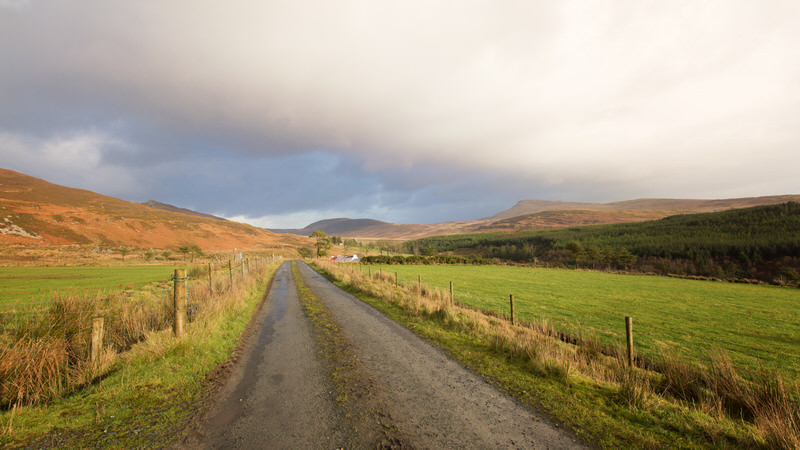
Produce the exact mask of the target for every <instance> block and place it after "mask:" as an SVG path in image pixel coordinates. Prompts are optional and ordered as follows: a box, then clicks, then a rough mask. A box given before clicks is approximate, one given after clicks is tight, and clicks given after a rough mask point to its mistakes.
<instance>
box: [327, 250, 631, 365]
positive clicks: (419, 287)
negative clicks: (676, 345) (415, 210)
mask: <svg viewBox="0 0 800 450" xmlns="http://www.w3.org/2000/svg"><path fill="white" fill-rule="evenodd" d="M335 264H336V266H337V267H338V268H340V269H341V268H342V267H345V266H347V267H350V269H351V270H352V271H355V270H358V271H359V272H360V273H361V274H362V275H363V274H365V273H366V275H367V276H369V277H370V278H374V279H377V280H383V281H384V282H388V283H393V284H394V286H395V287H404V288H411V289H415V290H416V292H417V293H418V294H423V293H425V292H426V291H427V292H431V291H432V289H431V288H430V287H429V286H427V285H423V283H422V275H417V280H416V283H413V284H411V285H404V284H402V283H400V277H399V275H398V273H397V272H394V274H391V273H387V272H384V271H383V269H382V268H380V267H379V268H378V270H377V271H376V272H375V273H374V274H373V271H372V266H371V265H369V264H362V263H358V265H357V267H358V269H355V268H353V267H354V266H353V265H352V264H350V263H338V262H337V263H335ZM365 266H366V269H365ZM449 284H450V295H449V297H448V298H447V301H448V302H449V304H451V305H454V306H459V307H462V308H467V309H472V310H475V308H474V307H472V306H470V305H465V304H462V303H458V302H456V298H455V287H454V284H453V282H452V281H450V282H449ZM508 300H509V309H508V315H507V316H504V317H505V318H506V319H507V320H508V321H509V322H510V323H511V325H515V324H517V325H522V326H525V325H530V324H525V323H520V322H519V321H518V320H517V319H516V315H515V314H514V294H513V293H512V294H509V295H508ZM477 311H479V312H481V313H484V314H489V315H493V314H495V313H494V311H485V310H477ZM620 319H622V318H620ZM623 323H624V327H625V356H626V361H627V365H628V367H629V368H633V367H634V365H635V364H636V363H637V362H639V363H640V364H644V365H647V363H646V362H644V361H639V360H637V359H636V358H635V355H634V345H633V317H631V316H625V317H624V322H623V320H620V324H623ZM551 333H553V334H554V336H553V337H557V338H559V339H560V340H562V341H564V342H568V343H572V344H575V343H577V340H578V338H577V337H575V336H569V335H566V334H564V333H560V332H556V331H555V330H551ZM607 353H609V354H611V353H614V352H613V351H607Z"/></svg>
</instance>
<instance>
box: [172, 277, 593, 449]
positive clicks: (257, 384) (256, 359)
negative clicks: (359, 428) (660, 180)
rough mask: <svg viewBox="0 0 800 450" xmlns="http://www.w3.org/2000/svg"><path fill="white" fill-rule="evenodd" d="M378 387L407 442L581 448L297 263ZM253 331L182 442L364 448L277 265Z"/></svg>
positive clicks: (291, 281) (289, 279)
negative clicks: (215, 395) (199, 420)
mask: <svg viewBox="0 0 800 450" xmlns="http://www.w3.org/2000/svg"><path fill="white" fill-rule="evenodd" d="M298 266H299V269H300V273H301V275H302V277H303V279H304V281H305V283H306V284H307V285H308V286H309V287H310V288H311V289H312V291H313V292H314V293H315V295H316V296H317V297H319V298H320V299H321V300H322V301H323V302H324V303H325V304H326V306H327V307H328V308H329V309H330V311H331V313H332V314H333V317H334V319H335V321H336V322H337V323H338V324H339V326H340V327H341V328H342V329H343V330H344V332H345V334H346V336H347V338H348V339H349V340H350V341H351V343H352V344H353V347H354V348H355V349H356V351H357V354H358V358H359V359H360V363H361V365H362V366H363V369H364V370H365V371H366V372H367V373H368V374H369V376H370V377H371V379H372V380H373V381H374V383H376V384H377V385H378V386H377V387H378V391H379V392H380V395H381V397H382V399H381V400H382V402H381V403H382V405H384V407H385V408H388V409H389V411H388V415H387V416H388V417H390V420H391V426H392V427H396V429H397V430H399V431H400V433H401V434H402V435H403V436H405V437H406V440H404V442H402V443H401V444H402V445H404V446H408V447H415V448H583V445H582V444H581V443H580V442H577V441H576V439H575V437H574V436H573V435H572V434H571V433H569V432H565V431H563V430H561V429H559V428H558V427H557V426H555V425H553V424H552V423H551V422H550V421H549V420H548V419H547V418H546V417H544V416H542V415H541V414H538V413H536V412H535V411H531V410H530V409H528V408H526V407H524V406H522V405H521V404H519V403H517V402H516V401H514V400H513V399H511V398H510V397H508V396H506V395H504V394H502V393H500V392H499V391H497V390H496V389H495V388H494V387H493V386H491V385H490V384H488V383H486V382H485V381H484V380H482V379H481V378H480V377H478V376H476V375H475V374H473V373H472V372H470V371H468V370H466V369H464V368H463V367H462V366H461V365H459V364H458V363H457V362H455V361H453V360H452V359H450V358H449V357H448V356H447V355H446V354H445V353H444V352H443V351H441V350H440V349H437V348H435V347H433V346H431V345H430V344H428V343H427V342H425V341H424V340H422V339H420V338H419V337H417V336H416V335H414V334H413V333H412V332H410V331H409V330H408V329H406V328H404V327H402V326H400V325H398V324H396V323H395V322H393V321H392V320H390V319H388V318H387V317H385V316H384V315H383V314H381V313H380V312H378V311H377V310H375V309H374V308H372V307H370V306H368V305H366V304H365V303H363V302H361V301H360V300H358V299H357V298H355V297H353V296H351V295H349V294H347V293H345V292H343V291H341V290H340V289H338V288H337V287H335V286H334V285H333V284H331V283H330V282H328V281H327V280H325V279H324V278H323V277H321V276H320V275H318V274H317V273H316V272H314V271H313V270H312V269H311V268H309V267H308V266H306V265H305V264H304V263H300V262H298ZM255 320H256V321H257V326H256V331H255V335H254V336H253V338H252V339H250V341H249V343H248V345H247V347H246V348H245V350H244V351H243V352H242V357H241V358H240V361H239V362H238V363H237V365H236V368H235V369H234V370H233V373H232V374H231V376H230V377H229V379H228V380H227V383H226V384H225V385H224V387H223V388H222V390H221V391H220V393H219V395H218V398H217V401H216V403H215V405H214V406H213V407H212V408H211V409H210V410H209V412H208V414H207V415H206V418H205V419H204V420H203V422H202V425H200V426H199V427H198V428H197V430H196V431H195V433H194V435H193V437H192V438H191V439H189V440H188V441H186V442H185V443H184V447H194V448H363V447H375V446H376V445H378V444H379V443H377V442H369V441H366V442H365V441H364V439H363V438H362V437H360V436H352V435H351V434H352V433H353V431H352V430H353V428H352V427H348V426H347V424H346V419H345V418H344V417H342V415H343V411H342V408H338V407H337V404H336V398H335V393H334V391H335V389H334V388H333V386H332V383H331V378H330V374H329V373H327V372H326V368H325V366H324V364H323V363H322V362H321V361H320V360H319V357H318V356H317V349H316V347H315V342H314V339H313V335H312V330H311V325H310V324H309V321H308V319H307V318H306V316H305V315H304V313H303V309H302V306H301V305H300V303H299V299H298V295H297V290H296V288H295V283H294V279H293V275H292V271H291V263H290V262H287V263H284V265H283V266H281V268H280V269H279V270H278V272H277V273H276V278H275V281H274V282H273V284H272V288H271V291H270V292H269V295H268V297H267V299H266V304H265V306H264V308H263V309H262V310H261V311H260V313H259V316H258V317H257V318H256V319H255Z"/></svg>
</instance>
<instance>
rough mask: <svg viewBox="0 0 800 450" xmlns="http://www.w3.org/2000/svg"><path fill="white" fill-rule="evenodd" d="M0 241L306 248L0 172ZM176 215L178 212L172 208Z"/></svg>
mask: <svg viewBox="0 0 800 450" xmlns="http://www.w3.org/2000/svg"><path fill="white" fill-rule="evenodd" d="M0 208H2V209H0V242H2V243H5V244H37V245H73V244H80V245H89V244H96V245H107V246H130V247H143V248H167V247H170V246H175V245H179V244H181V243H187V242H191V243H195V244H197V245H199V246H200V247H201V248H203V249H204V250H228V249H232V248H234V247H235V248H245V249H255V248H274V247H281V246H299V245H308V242H309V241H308V240H307V239H304V238H300V237H298V236H291V235H279V234H275V233H272V232H270V231H267V230H264V229H261V228H256V227H253V226H251V225H247V224H243V223H238V222H233V221H228V220H220V219H219V218H216V217H213V216H208V215H202V214H199V213H193V214H187V213H183V212H177V211H168V210H165V209H164V208H158V209H157V208H153V207H150V206H147V205H144V204H141V203H134V202H128V201H124V200H120V199H117V198H114V197H108V196H105V195H101V194H96V193H94V192H91V191H87V190H83V189H73V188H68V187H64V186H59V185H56V184H52V183H49V182H47V181H44V180H41V179H39V178H34V177H31V176H28V175H24V174H21V173H18V172H14V171H12V170H7V169H0ZM175 209H178V210H180V208H175Z"/></svg>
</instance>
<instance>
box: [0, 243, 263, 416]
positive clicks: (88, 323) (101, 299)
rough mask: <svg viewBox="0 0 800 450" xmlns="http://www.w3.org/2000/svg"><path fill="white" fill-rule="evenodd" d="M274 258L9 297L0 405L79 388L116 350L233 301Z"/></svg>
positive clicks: (3, 319) (1, 315) (3, 320)
mask: <svg viewBox="0 0 800 450" xmlns="http://www.w3.org/2000/svg"><path fill="white" fill-rule="evenodd" d="M273 262H275V259H274V258H257V259H254V260H252V261H251V260H250V259H245V260H243V261H242V262H241V263H239V264H233V263H230V262H229V263H228V264H225V265H222V266H217V267H216V270H215V269H214V268H213V267H212V266H210V265H209V266H203V267H198V266H195V267H192V268H190V269H189V270H188V271H186V270H183V269H181V270H179V271H178V270H176V271H175V273H174V274H173V275H172V276H171V277H170V278H168V279H162V280H156V281H154V282H148V283H135V284H137V285H143V287H141V288H140V290H139V291H137V292H130V291H129V290H127V289H126V290H117V291H113V290H112V291H109V289H108V288H100V289H98V290H96V291H94V292H92V293H91V294H89V295H75V294H74V293H73V292H71V291H68V290H59V291H55V290H54V296H53V298H52V299H51V300H50V301H36V302H21V303H17V304H14V305H9V306H8V307H6V308H5V309H4V310H2V311H0V408H4V407H11V406H12V405H15V404H20V405H21V404H36V403H41V402H45V401H48V400H51V399H53V398H58V397H60V396H63V395H65V394H66V393H69V392H72V391H74V390H75V389H79V388H80V387H81V386H84V385H85V384H86V383H87V382H88V381H89V380H91V379H94V378H95V377H97V376H99V375H100V374H102V373H103V371H105V370H107V369H108V367H109V366H108V364H110V363H109V361H113V360H114V358H115V356H114V355H116V354H119V353H121V352H125V351H127V350H129V349H130V348H131V347H132V346H133V345H135V344H136V343H138V342H141V341H144V340H146V339H148V336H149V335H150V334H151V333H153V332H160V331H165V330H167V329H169V328H170V326H172V327H173V331H174V334H175V335H176V336H182V335H183V327H184V326H185V325H187V324H188V325H189V326H191V323H192V322H194V321H195V320H196V318H197V317H198V316H199V315H200V314H201V313H203V311H204V310H207V311H208V312H209V313H210V314H213V312H214V311H216V310H220V308H225V305H230V304H233V303H234V302H237V301H239V299H241V298H242V294H243V293H244V291H243V290H242V289H247V288H248V287H251V286H254V284H253V283H255V282H256V281H257V280H260V279H262V276H263V274H266V273H268V272H266V271H265V270H260V269H265V268H266V267H268V266H269V265H270V264H271V263H273ZM187 272H188V274H187ZM132 285H133V284H126V285H124V287H125V288H128V287H130V286H132ZM176 293H177V295H176ZM179 305H180V308H179V307H178V306H179ZM179 323H180V324H181V326H180V331H181V332H180V333H179V332H178V330H179V327H178V324H179ZM104 355H105V356H104ZM42 380H46V382H43V381H42Z"/></svg>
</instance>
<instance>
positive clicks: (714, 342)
mask: <svg viewBox="0 0 800 450" xmlns="http://www.w3.org/2000/svg"><path fill="white" fill-rule="evenodd" d="M378 268H380V269H381V270H383V271H385V272H389V273H395V272H397V273H398V276H399V281H400V283H401V284H406V285H408V284H416V283H417V276H418V275H421V276H422V281H423V283H424V284H428V285H429V286H433V287H438V288H441V289H443V290H449V282H450V281H452V282H453V284H454V286H455V288H454V290H455V299H456V301H457V302H459V303H462V304H465V305H469V306H472V307H476V308H481V309H484V310H492V311H498V312H501V313H504V314H507V313H508V308H509V301H508V297H509V294H513V295H514V304H515V312H516V315H517V317H518V318H520V319H521V320H525V321H534V320H546V321H547V322H548V323H549V324H550V325H551V326H554V327H555V328H556V329H558V330H561V331H564V332H567V333H570V334H573V335H581V334H582V335H587V334H590V335H591V334H594V335H596V336H597V337H598V338H599V339H600V340H601V342H603V343H606V344H613V345H622V344H623V342H624V338H625V325H624V317H625V316H632V317H633V328H634V340H635V347H636V351H637V353H638V354H642V355H645V356H657V355H659V354H660V353H662V352H663V351H664V350H665V349H666V350H667V351H670V352H675V353H678V354H679V355H683V356H687V357H690V358H692V359H694V360H700V361H704V360H706V359H707V358H706V357H707V356H708V355H709V354H710V353H712V352H714V351H716V350H717V349H721V350H724V351H725V352H726V353H727V354H728V356H729V357H730V358H731V359H732V360H733V361H734V362H735V363H736V364H737V365H745V366H750V367H751V368H753V367H759V365H764V366H765V367H776V368H778V369H780V370H781V371H783V372H784V373H787V374H791V376H793V377H796V376H798V375H800V290H798V289H791V288H779V287H774V286H756V285H745V284H733V283H723V282H713V281H696V280H686V279H679V278H667V277H657V276H635V275H618V274H609V273H601V272H584V271H569V270H557V269H533V268H526V267H507V266H445V265H440V266H424V265H420V266H408V265H405V266H404V265H392V266H373V267H372V271H375V270H377V269H378ZM363 270H365V271H366V270H367V268H366V267H363Z"/></svg>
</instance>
